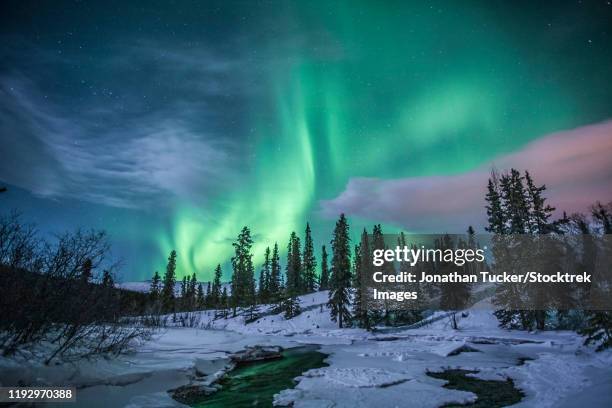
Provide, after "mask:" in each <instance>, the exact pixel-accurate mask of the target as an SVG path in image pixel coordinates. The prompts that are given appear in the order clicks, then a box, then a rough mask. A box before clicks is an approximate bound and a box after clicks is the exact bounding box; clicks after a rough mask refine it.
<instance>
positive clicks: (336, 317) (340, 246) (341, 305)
mask: <svg viewBox="0 0 612 408" xmlns="http://www.w3.org/2000/svg"><path fill="white" fill-rule="evenodd" d="M350 241H351V240H350V237H349V225H348V222H347V220H346V217H345V216H344V214H341V215H340V218H339V219H338V221H337V222H336V227H335V228H334V234H333V238H332V241H331V246H332V262H331V279H330V281H331V282H330V292H329V301H328V303H327V304H328V306H329V308H330V314H331V319H332V320H333V321H334V322H338V327H340V328H342V327H344V324H345V322H350V320H351V312H350V293H349V290H350V286H351V253H350Z"/></svg>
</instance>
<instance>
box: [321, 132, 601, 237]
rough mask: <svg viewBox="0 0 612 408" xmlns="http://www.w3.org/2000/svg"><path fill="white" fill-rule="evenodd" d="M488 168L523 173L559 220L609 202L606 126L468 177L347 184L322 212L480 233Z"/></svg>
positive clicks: (544, 142)
mask: <svg viewBox="0 0 612 408" xmlns="http://www.w3.org/2000/svg"><path fill="white" fill-rule="evenodd" d="M492 167H495V168H497V169H498V170H506V169H509V168H511V167H513V168H517V169H520V170H529V172H530V173H531V174H532V175H533V177H534V179H535V181H536V182H537V183H538V184H542V183H545V184H546V186H547V197H548V198H549V201H550V203H551V204H552V205H553V206H555V207H557V211H558V213H559V214H560V213H561V212H562V211H567V212H568V213H572V212H576V211H583V212H584V211H585V210H586V209H587V208H588V207H589V206H590V205H591V204H592V203H593V202H595V201H597V200H600V201H603V202H608V201H610V200H612V121H607V122H603V123H599V124H595V125H590V126H584V127H580V128H576V129H573V130H568V131H563V132H557V133H552V134H549V135H546V136H544V137H542V138H540V139H537V140H535V141H533V142H531V143H529V144H527V145H526V146H524V147H523V148H522V149H521V150H519V151H516V152H513V153H510V154H507V155H503V156H500V157H497V158H495V159H494V160H493V161H491V162H489V163H487V164H486V165H483V166H481V167H479V168H477V169H475V170H473V171H470V172H467V173H462V174H457V175H452V176H433V177H431V176H430V177H411V178H404V179H396V180H385V179H378V178H353V179H350V180H349V182H348V184H347V186H346V188H345V190H344V191H343V192H342V193H341V194H340V195H339V196H338V197H336V198H334V199H332V200H326V201H321V212H322V214H323V215H324V216H327V217H336V216H337V215H338V214H339V213H341V212H344V213H346V214H347V215H349V216H354V217H359V218H365V219H369V220H372V221H380V222H386V223H391V224H394V225H398V226H402V227H404V228H406V229H408V230H412V231H430V232H445V231H448V232H460V231H464V230H465V228H466V227H467V225H470V224H471V225H474V226H478V227H482V226H484V223H485V210H484V205H485V202H484V195H485V190H486V182H487V179H488V177H489V174H490V170H491V168H492Z"/></svg>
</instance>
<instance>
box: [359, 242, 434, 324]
mask: <svg viewBox="0 0 612 408" xmlns="http://www.w3.org/2000/svg"><path fill="white" fill-rule="evenodd" d="M397 245H398V246H399V247H400V248H403V247H408V243H407V242H406V235H405V234H404V232H400V234H399V237H398V238H397ZM413 249H416V246H415V245H413ZM370 262H371V261H370ZM417 265H418V266H417ZM424 267H425V265H419V263H417V264H416V265H415V266H414V267H411V266H410V263H409V262H400V264H399V268H400V272H412V273H414V274H418V272H422V271H423V268H424ZM417 269H420V271H418V270H417ZM398 290H405V291H408V292H416V293H417V296H418V297H417V299H413V300H409V301H406V302H410V303H409V305H410V306H409V307H408V304H406V306H405V307H401V308H399V310H396V321H398V322H400V323H402V324H412V323H416V322H418V321H420V320H422V318H423V316H422V312H423V310H424V308H425V299H426V294H425V291H424V290H422V288H421V284H420V283H419V282H414V283H408V284H400V287H399V288H398ZM406 302H405V303H406Z"/></svg>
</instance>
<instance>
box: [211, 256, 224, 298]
mask: <svg viewBox="0 0 612 408" xmlns="http://www.w3.org/2000/svg"><path fill="white" fill-rule="evenodd" d="M221 276H222V272H221V264H217V267H216V268H215V276H214V278H213V282H212V287H211V293H210V296H211V307H213V308H217V307H218V306H219V302H220V301H221Z"/></svg>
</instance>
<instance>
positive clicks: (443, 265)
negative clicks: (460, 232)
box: [439, 234, 470, 330]
mask: <svg viewBox="0 0 612 408" xmlns="http://www.w3.org/2000/svg"><path fill="white" fill-rule="evenodd" d="M439 242H440V245H439V248H440V249H441V250H442V252H445V251H447V250H449V249H451V250H453V249H455V244H454V242H453V240H452V239H451V237H450V235H448V234H445V235H444V236H443V237H442V239H440V240H439ZM457 247H459V248H460V249H465V244H464V243H458V244H457ZM456 269H457V266H456V265H455V264H454V263H453V262H444V261H442V262H440V266H439V273H440V274H441V275H449V274H451V273H453V272H454V271H456ZM457 272H458V273H464V271H457ZM469 299H470V284H469V283H465V282H454V283H445V284H443V285H441V291H440V308H441V309H442V310H448V311H451V312H452V313H451V322H452V326H453V329H455V330H456V329H457V328H458V326H457V317H456V312H457V311H459V310H461V309H463V308H465V307H466V306H467V303H468V300H469Z"/></svg>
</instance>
